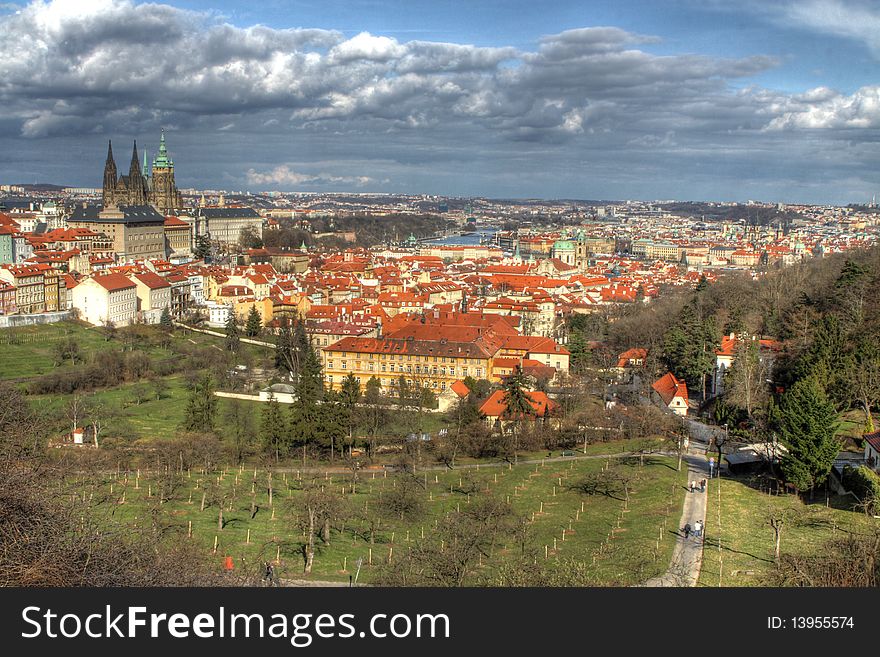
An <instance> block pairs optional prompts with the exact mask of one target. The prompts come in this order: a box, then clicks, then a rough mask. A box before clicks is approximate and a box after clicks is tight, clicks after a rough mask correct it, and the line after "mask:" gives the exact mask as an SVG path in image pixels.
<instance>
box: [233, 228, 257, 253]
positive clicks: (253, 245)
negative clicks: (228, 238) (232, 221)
mask: <svg viewBox="0 0 880 657" xmlns="http://www.w3.org/2000/svg"><path fill="white" fill-rule="evenodd" d="M238 245H239V246H240V247H241V248H242V249H261V248H263V240H262V239H260V236H259V235H258V234H257V229H256V228H254V227H253V226H246V227H245V228H243V229H242V230H241V232H240V233H239V236H238Z"/></svg>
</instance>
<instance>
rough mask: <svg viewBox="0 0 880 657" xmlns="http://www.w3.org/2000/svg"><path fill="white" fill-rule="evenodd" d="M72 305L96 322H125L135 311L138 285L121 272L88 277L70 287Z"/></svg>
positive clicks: (129, 319)
mask: <svg viewBox="0 0 880 657" xmlns="http://www.w3.org/2000/svg"><path fill="white" fill-rule="evenodd" d="M73 307H74V308H76V309H77V310H78V311H79V315H80V318H81V319H83V320H85V321H87V322H89V323H90V324H94V325H95V326H102V325H104V324H106V323H108V322H112V323H113V324H114V325H115V326H128V325H129V324H130V323H131V322H132V321H134V318H135V316H136V314H137V287H136V286H135V284H134V283H132V282H131V281H130V280H128V279H127V278H126V277H125V276H123V275H122V274H104V275H102V276H95V277H93V278H87V279H85V280H83V281H81V282H80V284H79V285H77V286H76V287H75V288H73Z"/></svg>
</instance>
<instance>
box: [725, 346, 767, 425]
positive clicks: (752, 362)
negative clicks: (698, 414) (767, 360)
mask: <svg viewBox="0 0 880 657" xmlns="http://www.w3.org/2000/svg"><path fill="white" fill-rule="evenodd" d="M769 374H770V373H769V371H768V370H767V367H766V365H765V364H764V362H763V361H762V360H761V357H760V353H759V348H758V341H757V340H739V341H738V344H737V346H736V350H735V359H734V361H733V364H732V365H731V367H730V369H729V370H728V371H727V373H726V374H725V377H724V401H725V402H726V403H727V404H729V405H730V406H733V407H734V408H741V409H742V410H744V411H745V412H746V415H747V416H748V418H749V420H750V421H751V420H752V419H753V417H754V414H755V411H756V410H759V409H761V408H763V407H764V406H765V405H766V403H767V399H768V390H767V377H768V376H769Z"/></svg>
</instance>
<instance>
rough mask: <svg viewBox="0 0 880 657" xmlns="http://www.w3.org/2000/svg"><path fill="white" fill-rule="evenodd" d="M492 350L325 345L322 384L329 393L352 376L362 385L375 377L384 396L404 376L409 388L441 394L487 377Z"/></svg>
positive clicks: (383, 342)
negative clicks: (463, 381) (465, 380)
mask: <svg viewBox="0 0 880 657" xmlns="http://www.w3.org/2000/svg"><path fill="white" fill-rule="evenodd" d="M495 351H497V349H496V348H494V346H492V345H488V344H486V343H484V342H483V341H481V340H477V341H474V342H453V341H448V340H442V339H441V340H437V341H433V340H431V341H429V340H415V339H408V338H343V339H342V340H340V341H339V342H336V343H335V344H332V345H330V346H328V347H324V348H323V349H322V354H323V364H324V376H325V380H326V383H327V385H328V386H331V387H332V388H333V389H339V388H340V387H341V386H342V380H343V379H344V378H345V377H346V376H348V375H349V374H352V375H354V377H355V378H356V379H357V380H358V382H359V383H360V384H361V386H362V387H363V386H365V385H366V384H367V382H368V381H369V380H370V378H372V377H374V376H375V377H376V378H377V379H378V380H379V383H380V385H381V387H382V390H383V391H385V392H389V391H391V390H392V389H393V387H394V386H395V385H397V381H398V380H399V378H400V377H404V378H405V379H406V381H407V383H409V384H410V385H411V386H416V387H420V388H429V389H430V390H431V391H432V392H435V393H440V392H442V391H444V390H446V389H447V388H448V387H449V386H451V385H452V384H453V383H454V382H455V381H459V380H461V379H463V378H464V377H466V376H472V377H474V378H477V379H485V378H489V377H491V376H492V358H493V354H494V353H495Z"/></svg>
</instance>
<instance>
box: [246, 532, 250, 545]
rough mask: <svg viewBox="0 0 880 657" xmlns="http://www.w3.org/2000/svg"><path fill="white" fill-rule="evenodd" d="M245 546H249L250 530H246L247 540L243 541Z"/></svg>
mask: <svg viewBox="0 0 880 657" xmlns="http://www.w3.org/2000/svg"><path fill="white" fill-rule="evenodd" d="M245 544H247V545H250V544H251V530H250V529H248V530H247V539H246V540H245Z"/></svg>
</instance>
